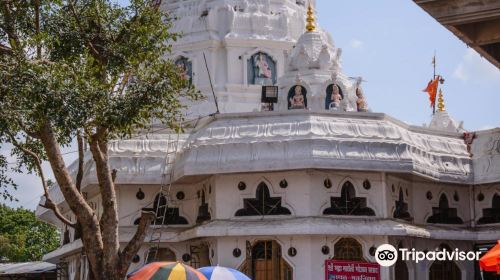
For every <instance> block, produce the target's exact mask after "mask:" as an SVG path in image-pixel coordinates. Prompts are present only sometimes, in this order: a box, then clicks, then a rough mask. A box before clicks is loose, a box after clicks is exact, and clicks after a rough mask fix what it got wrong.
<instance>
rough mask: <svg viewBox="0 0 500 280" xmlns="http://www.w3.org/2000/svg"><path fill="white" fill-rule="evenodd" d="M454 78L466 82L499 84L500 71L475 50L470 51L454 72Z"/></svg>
mask: <svg viewBox="0 0 500 280" xmlns="http://www.w3.org/2000/svg"><path fill="white" fill-rule="evenodd" d="M453 77H455V78H457V79H459V80H461V81H464V82H467V81H471V82H474V83H484V82H487V83H488V82H498V81H500V70H498V69H497V68H496V67H495V66H493V65H492V64H491V63H490V62H488V61H487V60H486V59H484V58H482V57H481V56H480V55H479V54H478V53H477V52H476V51H475V50H473V49H468V50H467V52H466V53H465V55H464V56H463V58H462V61H460V63H459V64H458V65H457V67H456V68H455V71H453Z"/></svg>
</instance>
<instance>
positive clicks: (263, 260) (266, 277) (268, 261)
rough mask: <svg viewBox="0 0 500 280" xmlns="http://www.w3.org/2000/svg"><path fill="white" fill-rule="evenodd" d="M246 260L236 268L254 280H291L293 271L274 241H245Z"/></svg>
mask: <svg viewBox="0 0 500 280" xmlns="http://www.w3.org/2000/svg"><path fill="white" fill-rule="evenodd" d="M246 247H247V248H246V251H247V255H246V260H245V261H244V262H243V264H242V265H241V266H240V267H239V268H238V270H240V271H242V272H243V273H245V274H246V275H248V276H250V277H251V278H252V279H254V280H275V279H281V280H293V269H292V267H291V266H290V265H289V264H288V262H287V261H286V260H285V259H284V258H283V257H282V250H281V246H280V245H279V244H278V242H276V241H274V240H265V241H258V242H256V243H255V244H253V245H252V244H251V243H250V242H248V241H247V245H246Z"/></svg>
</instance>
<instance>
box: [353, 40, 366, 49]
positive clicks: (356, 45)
mask: <svg viewBox="0 0 500 280" xmlns="http://www.w3.org/2000/svg"><path fill="white" fill-rule="evenodd" d="M363 44H364V43H363V41H360V40H358V39H353V40H351V42H350V45H351V47H352V48H354V49H361V48H362V47H363Z"/></svg>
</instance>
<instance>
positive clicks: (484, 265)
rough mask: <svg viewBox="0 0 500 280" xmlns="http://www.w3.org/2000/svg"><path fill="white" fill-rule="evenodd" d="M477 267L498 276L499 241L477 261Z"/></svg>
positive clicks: (499, 265)
mask: <svg viewBox="0 0 500 280" xmlns="http://www.w3.org/2000/svg"><path fill="white" fill-rule="evenodd" d="M479 267H480V268H481V270H483V271H489V272H496V273H497V274H500V240H499V241H498V244H497V245H495V247H493V248H491V249H490V250H489V251H488V252H487V253H486V254H485V255H484V256H482V257H481V259H479Z"/></svg>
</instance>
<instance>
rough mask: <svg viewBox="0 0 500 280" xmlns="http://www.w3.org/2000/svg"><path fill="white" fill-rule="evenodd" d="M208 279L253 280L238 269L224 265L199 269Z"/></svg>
mask: <svg viewBox="0 0 500 280" xmlns="http://www.w3.org/2000/svg"><path fill="white" fill-rule="evenodd" d="M198 271H199V272H201V273H203V275H205V277H207V279H208V280H251V279H250V278H248V276H246V275H245V274H243V273H241V272H239V271H238V270H236V269H232V268H228V267H222V266H207V267H202V268H200V269H198Z"/></svg>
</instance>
